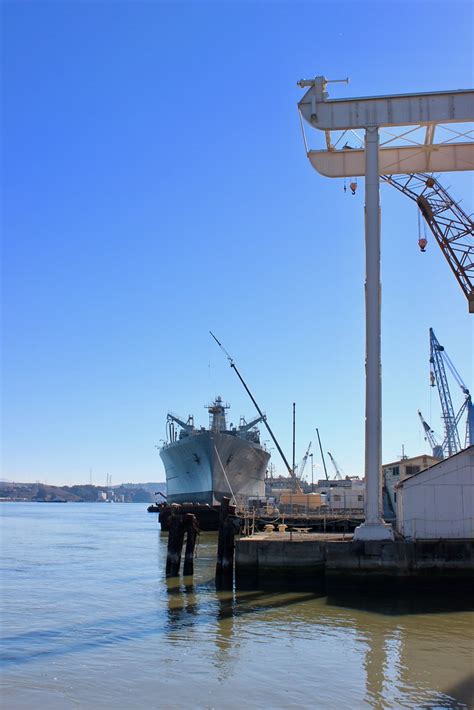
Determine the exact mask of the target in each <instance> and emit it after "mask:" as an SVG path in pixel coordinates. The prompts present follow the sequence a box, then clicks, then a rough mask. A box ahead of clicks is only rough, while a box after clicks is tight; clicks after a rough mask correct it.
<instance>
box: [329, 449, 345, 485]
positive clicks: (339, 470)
mask: <svg viewBox="0 0 474 710" xmlns="http://www.w3.org/2000/svg"><path fill="white" fill-rule="evenodd" d="M328 456H329V458H330V459H331V461H332V465H333V466H334V470H335V471H336V475H335V478H337V479H339V480H342V478H343V476H342V473H341V469H340V468H339V466H338V465H337V461H336V459H335V458H334V456H333V455H332V454H331V452H330V451H328Z"/></svg>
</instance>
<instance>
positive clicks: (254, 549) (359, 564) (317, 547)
mask: <svg viewBox="0 0 474 710" xmlns="http://www.w3.org/2000/svg"><path fill="white" fill-rule="evenodd" d="M235 565H236V566H235V572H236V582H237V585H242V586H248V585H256V586H263V587H264V586H273V585H278V586H282V585H284V584H285V583H287V582H288V583H289V584H293V583H295V582H296V581H301V582H303V581H304V582H305V584H306V586H308V585H309V586H311V584H313V583H314V585H315V586H318V585H320V584H321V583H326V582H328V581H330V582H336V581H337V582H340V583H342V584H346V583H348V584H353V583H358V582H364V583H369V584H370V583H371V582H372V580H373V581H375V580H379V581H380V580H383V579H385V580H387V581H389V582H390V581H391V580H392V581H394V580H405V581H406V580H422V579H425V580H440V579H448V578H449V579H453V578H455V579H464V580H466V581H469V580H471V581H472V580H473V572H474V540H472V539H470V540H417V541H408V540H395V541H393V540H376V541H367V540H354V539H353V538H352V536H351V535H349V536H348V535H346V536H341V535H322V534H311V533H310V534H298V533H293V534H292V535H291V539H290V534H289V533H270V534H265V533H259V534H257V535H254V536H252V537H248V538H241V539H240V540H238V541H236V555H235Z"/></svg>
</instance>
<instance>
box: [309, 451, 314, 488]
mask: <svg viewBox="0 0 474 710" xmlns="http://www.w3.org/2000/svg"><path fill="white" fill-rule="evenodd" d="M310 457H311V493H314V480H313V473H314V464H313V454H310Z"/></svg>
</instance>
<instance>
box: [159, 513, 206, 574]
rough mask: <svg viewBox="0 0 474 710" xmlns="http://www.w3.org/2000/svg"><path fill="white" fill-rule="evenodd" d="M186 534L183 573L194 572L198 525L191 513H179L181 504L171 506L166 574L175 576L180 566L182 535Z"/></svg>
mask: <svg viewBox="0 0 474 710" xmlns="http://www.w3.org/2000/svg"><path fill="white" fill-rule="evenodd" d="M185 534H186V548H185V551H184V564H183V574H184V575H185V576H187V575H192V574H193V573H194V549H195V547H196V540H197V536H198V535H199V527H198V524H197V520H196V516H195V515H193V514H192V513H185V514H184V515H183V514H182V513H181V506H179V505H173V506H171V516H170V532H169V537H168V553H167V556H166V576H167V577H177V576H178V575H179V568H180V566H181V554H182V550H183V543H184V535H185Z"/></svg>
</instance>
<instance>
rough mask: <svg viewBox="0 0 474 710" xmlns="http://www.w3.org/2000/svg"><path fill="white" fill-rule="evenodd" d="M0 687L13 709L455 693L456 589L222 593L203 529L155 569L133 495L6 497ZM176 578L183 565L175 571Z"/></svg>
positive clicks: (462, 698) (465, 698) (154, 549)
mask: <svg viewBox="0 0 474 710" xmlns="http://www.w3.org/2000/svg"><path fill="white" fill-rule="evenodd" d="M0 507H1V512H2V514H3V520H2V528H3V534H2V553H3V570H2V597H3V600H2V601H3V619H2V635H3V637H4V638H3V644H2V656H3V664H2V665H3V674H2V699H3V704H4V707H6V708H9V709H16V708H28V709H30V708H48V710H49V709H51V710H55V709H56V708H61V710H62V709H63V708H64V709H66V708H94V710H95V709H96V708H112V707H114V708H137V707H138V708H145V707H155V708H226V709H229V710H232V709H234V708H236V709H237V708H238V709H239V710H240V709H241V708H242V705H243V704H245V705H246V706H247V707H249V708H285V709H286V708H351V709H354V710H357V709H358V708H423V709H426V708H467V707H471V706H472V704H471V698H472V692H473V648H474V638H473V637H474V634H473V614H472V613H470V612H469V611H467V610H466V609H465V605H464V604H463V603H460V602H459V601H458V600H457V599H456V594H457V592H456V589H453V590H452V594H451V597H452V608H453V609H456V611H453V612H448V611H446V610H444V611H443V608H444V609H446V608H449V607H448V606H447V605H446V601H447V600H446V598H445V597H443V598H440V599H439V600H438V601H437V602H436V603H431V602H430V604H428V606H426V605H425V604H424V603H421V604H420V602H422V600H420V599H418V600H417V599H412V600H410V602H409V603H403V604H402V603H400V602H399V601H397V600H394V599H383V598H379V599H378V600H377V601H375V602H374V601H372V602H369V601H368V600H367V599H364V598H358V597H357V596H355V595H354V597H352V596H349V597H348V598H345V599H344V601H342V600H341V599H340V598H328V597H325V596H318V595H317V594H312V593H308V592H306V593H301V592H300V593H296V592H295V593H284V594H279V593H266V592H256V591H254V592H251V591H246V592H238V593H230V592H221V593H219V594H217V593H216V591H215V588H214V584H213V565H214V555H215V541H216V538H215V536H214V535H212V534H209V533H207V534H203V535H201V541H200V543H199V548H198V560H197V563H196V568H197V570H196V574H195V577H194V581H193V582H192V581H191V580H189V581H190V584H189V585H184V584H183V583H182V580H178V581H174V582H173V583H167V582H166V580H165V578H164V566H165V558H166V536H165V535H162V534H161V533H160V532H159V526H158V525H157V520H156V516H155V515H152V514H148V513H147V512H146V509H145V506H144V505H131V504H130V505H118V504H117V505H106V504H67V505H59V504H47V503H26V504H22V503H4V504H1V505H0ZM187 581H188V580H187Z"/></svg>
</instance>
